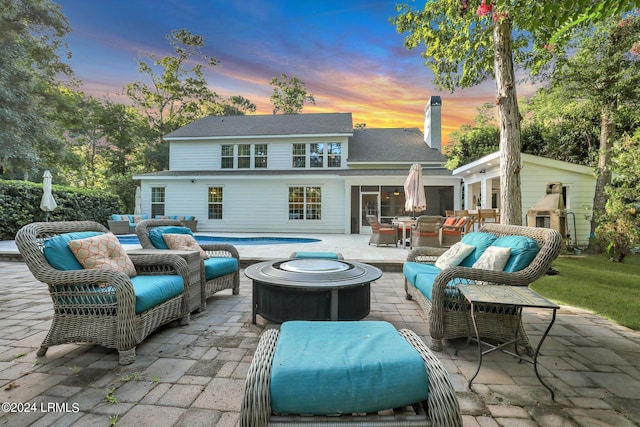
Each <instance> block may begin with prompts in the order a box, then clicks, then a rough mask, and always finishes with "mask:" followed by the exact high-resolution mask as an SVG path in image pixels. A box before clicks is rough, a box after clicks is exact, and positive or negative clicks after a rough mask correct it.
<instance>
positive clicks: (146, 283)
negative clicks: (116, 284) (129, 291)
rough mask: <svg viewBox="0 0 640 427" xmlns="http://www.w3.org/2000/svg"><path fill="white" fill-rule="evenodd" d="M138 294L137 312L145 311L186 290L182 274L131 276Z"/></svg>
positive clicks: (134, 289) (135, 291)
mask: <svg viewBox="0 0 640 427" xmlns="http://www.w3.org/2000/svg"><path fill="white" fill-rule="evenodd" d="M131 283H132V284H133V291H134V293H135V294H136V314H140V313H143V312H145V311H147V310H149V309H150V308H153V307H155V306H156V305H158V304H161V303H163V302H165V301H168V300H170V299H171V298H173V297H175V296H178V295H180V294H181V293H182V292H183V291H184V280H183V279H182V276H178V275H165V276H135V277H132V278H131Z"/></svg>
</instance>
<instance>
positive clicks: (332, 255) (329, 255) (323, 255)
mask: <svg viewBox="0 0 640 427" xmlns="http://www.w3.org/2000/svg"><path fill="white" fill-rule="evenodd" d="M290 258H295V259H307V258H313V259H316V258H319V259H344V258H343V257H342V254H341V253H338V252H294V253H292V254H291V256H290Z"/></svg>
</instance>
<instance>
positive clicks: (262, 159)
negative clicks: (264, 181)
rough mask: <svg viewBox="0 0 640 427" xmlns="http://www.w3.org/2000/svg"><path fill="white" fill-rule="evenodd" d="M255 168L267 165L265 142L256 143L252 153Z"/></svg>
mask: <svg viewBox="0 0 640 427" xmlns="http://www.w3.org/2000/svg"><path fill="white" fill-rule="evenodd" d="M254 159H255V160H254V161H255V165H254V167H255V168H256V169H265V168H266V167H267V144H256V145H255V155H254Z"/></svg>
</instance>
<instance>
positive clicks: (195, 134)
mask: <svg viewBox="0 0 640 427" xmlns="http://www.w3.org/2000/svg"><path fill="white" fill-rule="evenodd" d="M352 132H353V120H352V118H351V113H319V114H262V115H246V116H208V117H205V118H202V119H200V120H196V121H195V122H193V123H190V124H188V125H186V126H183V127H181V128H180V129H177V130H175V131H173V132H171V133H169V134H167V135H165V137H164V139H166V140H175V139H198V138H218V137H236V136H237V137H242V136H253V137H259V136H275V135H339V134H344V135H345V136H350V135H351V134H352Z"/></svg>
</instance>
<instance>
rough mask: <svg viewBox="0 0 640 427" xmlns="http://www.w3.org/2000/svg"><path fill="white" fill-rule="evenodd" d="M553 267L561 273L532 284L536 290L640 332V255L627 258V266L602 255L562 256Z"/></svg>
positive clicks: (553, 298) (625, 261)
mask: <svg viewBox="0 0 640 427" xmlns="http://www.w3.org/2000/svg"><path fill="white" fill-rule="evenodd" d="M553 267H554V268H555V269H556V270H558V271H559V272H560V274H559V275H556V276H544V277H543V278H541V279H539V280H538V281H536V282H535V283H533V284H532V285H531V288H532V289H533V290H535V291H536V292H538V293H539V294H541V295H543V296H545V297H546V298H548V299H550V300H552V301H554V302H556V303H558V304H562V305H570V306H573V307H579V308H583V309H586V310H590V311H593V312H595V313H598V314H599V315H601V316H603V317H605V318H607V319H611V320H613V321H615V322H617V323H619V324H620V325H624V326H627V327H629V328H632V329H635V330H640V255H627V257H626V258H625V260H624V263H612V262H610V261H609V260H608V258H606V257H605V256H598V255H588V256H585V257H559V258H557V259H556V261H555V262H554V263H553Z"/></svg>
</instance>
